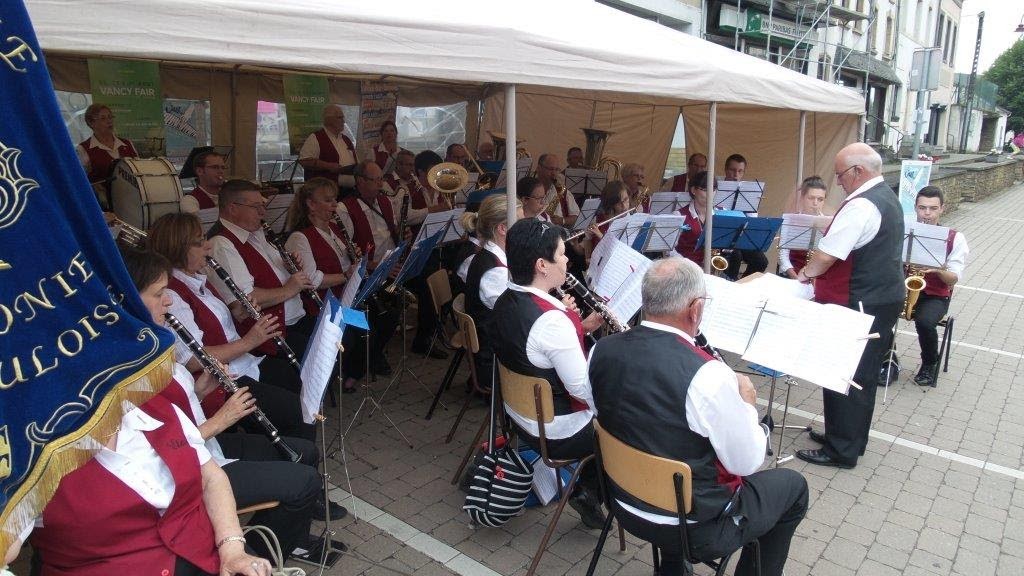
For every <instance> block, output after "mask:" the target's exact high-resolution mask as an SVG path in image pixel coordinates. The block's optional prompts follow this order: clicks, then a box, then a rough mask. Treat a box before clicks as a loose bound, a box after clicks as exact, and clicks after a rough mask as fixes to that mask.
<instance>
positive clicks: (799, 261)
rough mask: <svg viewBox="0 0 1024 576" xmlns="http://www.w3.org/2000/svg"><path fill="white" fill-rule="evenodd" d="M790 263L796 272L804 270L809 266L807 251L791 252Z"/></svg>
mask: <svg viewBox="0 0 1024 576" xmlns="http://www.w3.org/2000/svg"><path fill="white" fill-rule="evenodd" d="M789 263H790V264H792V265H793V270H795V271H796V272H800V271H801V270H803V269H804V266H807V250H790V251H789Z"/></svg>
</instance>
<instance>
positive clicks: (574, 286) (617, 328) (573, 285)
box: [561, 274, 629, 332]
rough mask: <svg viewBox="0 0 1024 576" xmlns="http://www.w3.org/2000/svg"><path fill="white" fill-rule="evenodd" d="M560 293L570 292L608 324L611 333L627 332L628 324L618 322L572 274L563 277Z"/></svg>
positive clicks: (613, 314) (601, 302) (609, 309)
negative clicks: (563, 282)
mask: <svg viewBox="0 0 1024 576" xmlns="http://www.w3.org/2000/svg"><path fill="white" fill-rule="evenodd" d="M561 291H562V292H563V293H565V292H572V293H573V294H574V295H575V296H576V297H577V298H579V299H580V300H581V301H582V302H583V303H584V304H586V305H587V307H588V308H590V309H591V310H593V311H594V312H597V313H598V314H600V315H601V317H602V318H604V321H605V322H607V323H608V327H609V328H610V329H611V331H612V332H625V331H627V330H629V324H625V323H623V322H622V321H620V320H619V319H618V317H616V316H615V313H614V312H612V310H611V308H608V306H607V305H606V304H605V303H604V302H603V301H602V300H601V299H600V297H598V296H597V295H595V294H594V293H593V292H591V291H590V290H589V289H588V288H587V286H586V285H585V284H583V282H580V281H579V280H577V279H576V277H575V276H573V275H572V274H566V275H565V284H562V288H561Z"/></svg>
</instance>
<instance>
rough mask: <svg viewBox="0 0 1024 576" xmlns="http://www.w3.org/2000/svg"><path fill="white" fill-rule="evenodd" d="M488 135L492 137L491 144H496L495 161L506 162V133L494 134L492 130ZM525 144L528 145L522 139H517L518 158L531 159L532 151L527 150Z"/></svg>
mask: <svg viewBox="0 0 1024 576" xmlns="http://www.w3.org/2000/svg"><path fill="white" fill-rule="evenodd" d="M487 134H489V135H490V137H491V142H494V159H495V160H504V159H505V148H506V146H505V144H506V140H507V138H505V133H504V132H493V131H491V130H488V131H487ZM525 143H526V140H524V139H522V138H516V158H529V157H530V151H529V150H527V149H526V146H524V144H525Z"/></svg>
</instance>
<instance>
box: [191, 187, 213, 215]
mask: <svg viewBox="0 0 1024 576" xmlns="http://www.w3.org/2000/svg"><path fill="white" fill-rule="evenodd" d="M188 195H189V196H191V197H193V198H195V199H196V202H198V203H199V209H200V210H206V209H207V208H216V207H217V202H216V201H214V199H213V196H211V195H210V193H209V192H207V191H206V190H204V189H203V188H202V187H201V186H196V187H195V188H193V189H192V191H191V192H189V193H188Z"/></svg>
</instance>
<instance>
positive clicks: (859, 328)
mask: <svg viewBox="0 0 1024 576" xmlns="http://www.w3.org/2000/svg"><path fill="white" fill-rule="evenodd" d="M873 320H874V319H873V317H872V316H868V315H866V314H861V313H860V312H858V311H856V310H853V309H850V308H846V307H844V306H836V305H833V304H825V305H822V304H817V303H814V302H810V301H806V300H800V299H797V298H785V297H779V298H771V299H769V300H768V302H767V303H766V305H765V310H764V313H763V314H762V315H761V320H760V322H759V323H758V326H757V331H756V332H755V333H754V336H753V338H752V339H751V342H750V346H749V347H748V348H747V351H746V353H745V354H743V359H744V360H746V361H749V362H754V363H757V364H761V365H763V366H766V367H768V368H772V369H775V370H779V371H781V372H785V373H787V374H790V375H791V376H795V377H797V378H801V379H804V380H807V381H809V382H813V383H815V384H817V385H819V386H821V387H823V388H828V389H829V390H833V391H836V392H839V393H841V394H846V393H847V392H848V391H849V380H851V379H852V378H853V375H854V373H855V372H856V370H857V364H858V363H859V362H860V358H861V355H862V354H863V352H864V347H865V346H866V344H867V340H866V339H865V338H864V337H865V336H867V334H868V332H869V331H870V330H871V323H872V321H873Z"/></svg>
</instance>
